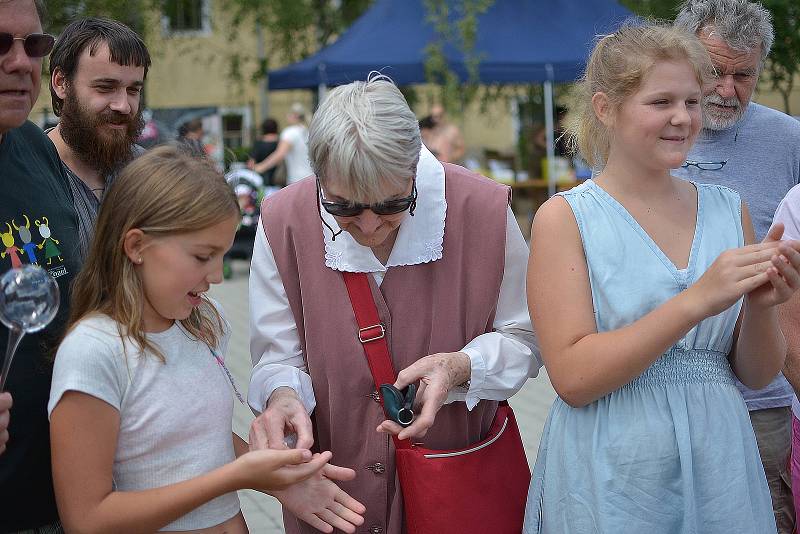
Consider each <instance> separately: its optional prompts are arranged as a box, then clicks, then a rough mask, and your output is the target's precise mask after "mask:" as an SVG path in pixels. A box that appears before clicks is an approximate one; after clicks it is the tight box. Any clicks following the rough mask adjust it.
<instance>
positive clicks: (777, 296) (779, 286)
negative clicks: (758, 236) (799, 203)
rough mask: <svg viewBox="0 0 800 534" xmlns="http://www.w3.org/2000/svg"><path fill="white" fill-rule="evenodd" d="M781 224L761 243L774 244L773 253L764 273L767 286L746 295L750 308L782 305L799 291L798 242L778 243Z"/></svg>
mask: <svg viewBox="0 0 800 534" xmlns="http://www.w3.org/2000/svg"><path fill="white" fill-rule="evenodd" d="M782 235H783V223H778V224H776V225H775V226H773V227H772V228H770V230H769V232H768V233H767V236H766V237H765V238H764V241H763V243H767V242H770V243H776V244H777V245H778V247H777V250H775V253H774V254H773V255H772V256H771V257H770V262H771V264H772V265H771V266H770V267H768V268H767V270H766V273H767V276H768V278H769V282H770V283H769V284H763V285H761V286H759V287H757V288H755V289H754V290H752V291H750V292H749V293H748V294H747V304H748V306H750V307H759V308H769V307H771V306H775V305H777V304H783V303H784V302H786V301H787V300H789V297H791V296H792V294H793V293H794V292H795V291H797V290H798V289H800V252H798V250H800V241H780V238H781V236H782Z"/></svg>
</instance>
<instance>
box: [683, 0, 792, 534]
mask: <svg viewBox="0 0 800 534" xmlns="http://www.w3.org/2000/svg"><path fill="white" fill-rule="evenodd" d="M675 25H676V26H679V27H681V28H683V29H685V30H687V31H689V32H690V33H693V34H696V35H697V36H698V38H699V39H700V41H701V42H702V43H703V45H704V46H705V47H706V50H708V53H709V55H710V56H711V61H712V63H713V65H714V70H715V73H716V77H715V79H714V80H713V83H712V84H710V85H709V86H708V88H707V91H706V94H704V95H703V99H702V102H701V105H702V108H703V129H702V130H701V132H700V135H698V136H697V141H696V142H695V144H694V146H693V147H692V150H691V152H690V153H689V156H688V160H687V161H686V162H685V163H684V164H683V167H681V168H680V169H676V170H675V174H676V175H677V176H681V177H683V178H686V179H689V180H693V181H695V182H700V183H711V184H717V185H724V186H727V187H730V188H731V189H734V190H735V191H737V192H738V193H739V194H740V195H741V197H742V201H743V202H745V203H746V204H747V207H748V209H749V210H750V216H751V217H752V219H753V227H754V229H755V233H756V241H757V242H758V241H760V240H762V239H763V238H764V236H765V235H766V233H767V231H768V230H769V227H770V225H771V223H772V217H773V215H774V214H775V209H776V208H777V207H778V204H779V202H780V201H781V199H782V198H783V197H784V196H785V195H786V193H787V192H788V191H789V190H790V189H791V188H792V187H793V186H794V185H796V184H797V183H798V182H800V122H798V121H796V120H795V119H793V118H792V117H789V116H788V115H786V114H784V113H781V112H779V111H776V110H774V109H771V108H768V107H766V106H762V105H759V104H757V103H755V102H751V98H752V96H753V92H754V91H755V88H756V87H757V85H758V78H759V75H760V73H761V70H762V69H763V67H764V62H765V61H766V59H767V56H768V55H769V51H770V48H771V46H772V42H773V38H774V32H773V28H772V16H771V15H770V12H769V11H768V10H767V9H765V8H764V7H763V6H762V5H761V4H759V3H757V2H752V1H749V0H688V1H686V2H684V4H683V6H682V8H681V11H680V12H679V13H678V16H677V18H676V19H675ZM787 339H789V336H787ZM792 361H793V360H792V358H791V353H790V355H789V356H787V358H786V369H785V370H784V372H785V373H786V377H788V378H789V379H790V380H794V385H795V388H796V389H800V372H798V371H795V373H794V374H795V377H794V378H793V377H792V376H791V373H790V372H789V371H788V370H789V369H790V366H791V364H792ZM737 386H738V387H739V390H740V391H741V392H742V396H743V397H744V400H745V402H746V403H747V408H748V410H749V411H750V421H751V422H752V424H753V430H754V431H755V435H756V440H757V442H758V449H759V452H760V454H761V461H762V463H763V465H764V472H765V473H766V476H767V482H768V483H769V488H770V493H771V494H772V505H773V510H774V512H775V522H776V524H777V527H778V532H779V533H781V534H788V533H793V532H795V512H794V509H793V503H792V493H791V487H790V483H789V473H788V470H787V461H788V458H789V454H790V449H791V447H790V445H791V432H792V416H791V409H790V405H791V404H792V393H793V392H792V387H791V386H790V385H789V384H788V383H787V381H786V378H784V375H783V374H778V376H776V377H775V379H774V380H773V381H772V383H771V384H769V385H768V386H767V387H765V388H764V389H761V390H758V391H754V390H750V389H748V388H746V387H745V386H744V385H742V384H741V383H739V384H737ZM797 413H798V414H800V405H799V406H798V407H797Z"/></svg>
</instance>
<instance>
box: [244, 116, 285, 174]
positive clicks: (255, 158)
mask: <svg viewBox="0 0 800 534" xmlns="http://www.w3.org/2000/svg"><path fill="white" fill-rule="evenodd" d="M278 139H279V138H278V122H277V121H276V120H275V119H272V118H267V119H264V122H263V123H261V138H260V139H258V140H256V142H255V143H253V148H252V149H251V150H250V158H249V159H248V160H247V168H248V169H251V170H252V169H253V168H254V167H255V166H256V164H257V163H261V162H262V161H264V160H265V159H267V156H269V155H270V154H272V153H273V152H275V150H276V149H277V148H278ZM276 170H277V168H276V167H271V168H269V169H267V170H266V171H264V172H262V173H261V177H262V178H263V179H264V186H271V185H275V171H276Z"/></svg>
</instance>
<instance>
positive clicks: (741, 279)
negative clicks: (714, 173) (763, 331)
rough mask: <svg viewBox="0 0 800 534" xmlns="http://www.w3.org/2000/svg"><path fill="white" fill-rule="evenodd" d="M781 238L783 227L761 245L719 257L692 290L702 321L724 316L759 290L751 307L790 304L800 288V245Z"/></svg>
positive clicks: (747, 247)
mask: <svg viewBox="0 0 800 534" xmlns="http://www.w3.org/2000/svg"><path fill="white" fill-rule="evenodd" d="M781 235H783V225H782V224H778V225H775V226H774V227H773V228H771V229H770V231H769V233H768V234H767V236H766V237H765V238H764V241H762V242H761V243H758V244H755V245H748V246H745V247H740V248H735V249H731V250H726V251H725V252H723V253H722V254H720V255H719V257H718V258H717V259H716V260H715V261H714V263H712V264H711V267H709V268H708V270H707V271H706V272H705V273H704V274H703V276H701V277H700V279H699V280H698V281H697V282H696V283H695V284H694V285H693V286H692V287H690V288H689V292H691V294H692V295H693V297H694V299H695V301H696V303H697V305H696V309H697V310H698V311H699V312H700V314H701V316H700V317H698V320H702V319H705V318H706V317H711V316H713V315H717V314H718V313H721V312H722V311H724V310H726V309H727V308H729V307H731V306H732V305H733V304H734V303H735V302H736V301H737V300H739V299H740V298H741V297H742V296H743V295H747V294H749V293H752V292H754V291H755V290H757V289H758V291H756V292H755V294H752V295H751V296H750V303H751V304H754V305H756V306H773V305H775V304H778V303H780V302H784V301H786V300H787V299H788V298H789V296H790V295H791V294H792V293H793V292H794V290H795V289H797V288H798V287H800V278H798V268H800V256H798V251H800V242H798V241H780V237H781ZM781 257H784V258H786V261H784V260H782V259H781ZM793 262H794V263H793ZM784 275H785V277H784ZM767 282H771V283H770V284H767ZM762 286H766V287H762ZM753 299H755V300H753Z"/></svg>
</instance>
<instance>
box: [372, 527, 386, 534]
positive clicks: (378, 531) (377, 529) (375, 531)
mask: <svg viewBox="0 0 800 534" xmlns="http://www.w3.org/2000/svg"><path fill="white" fill-rule="evenodd" d="M369 532H370V534H381V533H382V532H383V527H379V526H377V525H376V526H372V527H370V528H369Z"/></svg>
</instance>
